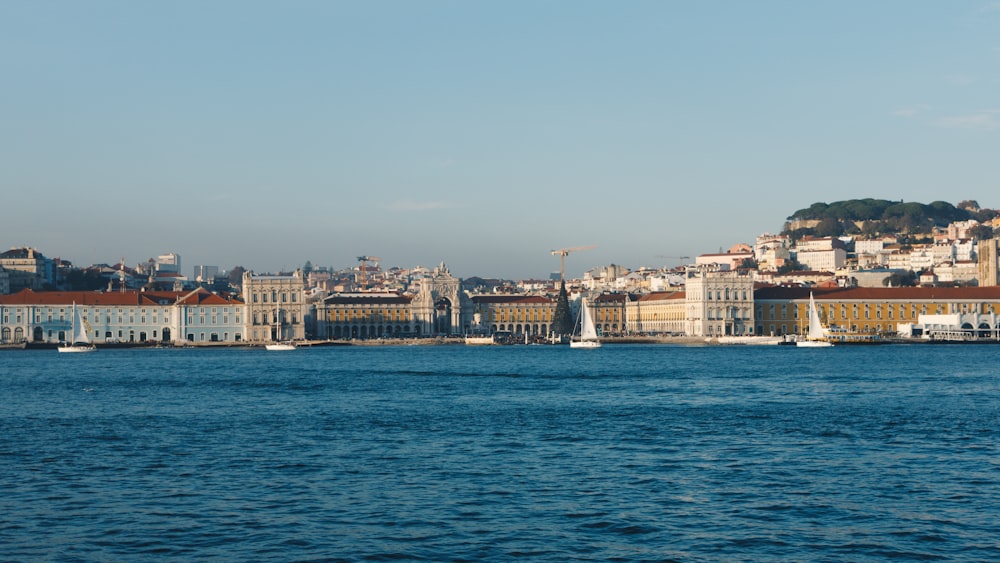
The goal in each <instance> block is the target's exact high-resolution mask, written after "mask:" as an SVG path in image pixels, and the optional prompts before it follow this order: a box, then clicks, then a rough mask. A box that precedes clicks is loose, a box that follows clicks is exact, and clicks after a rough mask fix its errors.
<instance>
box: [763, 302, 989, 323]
mask: <svg viewBox="0 0 1000 563" xmlns="http://www.w3.org/2000/svg"><path fill="white" fill-rule="evenodd" d="M788 306H789V305H788V304H782V305H781V309H780V311H781V316H780V317H778V316H775V310H776V309H775V304H774V303H771V304H769V305H768V308H767V312H768V317H764V314H763V313H764V309H763V305H760V304H758V305H757V309H756V312H757V317H758V318H771V319H775V318H782V319H783V318H787V317H788ZM791 307H792V318H793V319H798V318H799V314H800V310H801V311H802V313H801V314H802V315H805V307H806V305H797V304H792V305H791ZM872 308H873V305H872V304H869V303H864V304H863V305H861V307H860V308H859V304H858V303H851V304H850V310H848V304H847V303H839V304H817V306H816V309H817V311H818V312H819V314H820V316H821V317H824V318H826V319H829V320H834V319H838V318H839V319H842V320H845V319H848V318H851V319H860V318H862V317H864V318H865V319H871V318H872ZM874 309H875V312H874V317H875V319H876V320H880V319H882V315H883V311H885V316H886V318H888V319H900V320H903V319H907V318H909V319H910V320H915V319H916V318H917V315H918V314H920V315H927V314H934V315H942V314H945V313H946V312H947V311H949V309H950V312H952V313H958V312H961V313H975V312H978V313H982V314H989V313H992V312H993V305H990V304H984V305H982V306H981V307H979V306H976V305H969V304H966V303H961V304H959V303H952V304H950V306H949V304H937V305H930V306H928V305H927V304H921V305H919V306H917V305H915V304H912V303H910V304H903V303H899V304H891V303H889V304H881V305H879V304H876V305H874ZM977 309H981V310H977ZM838 313H839V315H838Z"/></svg>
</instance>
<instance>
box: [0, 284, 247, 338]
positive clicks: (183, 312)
mask: <svg viewBox="0 0 1000 563" xmlns="http://www.w3.org/2000/svg"><path fill="white" fill-rule="evenodd" d="M74 305H75V306H76V308H77V309H78V310H79V312H80V314H81V317H82V319H83V321H84V324H85V325H86V327H87V333H88V334H89V335H90V337H91V340H92V341H93V342H94V343H95V344H97V345H98V346H99V345H101V344H106V343H119V342H130V343H146V342H149V343H152V342H163V343H172V344H182V343H185V342H239V341H241V340H242V337H243V334H244V327H243V318H244V316H243V305H244V304H243V301H241V300H240V299H238V298H234V297H230V296H222V295H216V294H213V293H209V292H208V291H206V290H204V289H197V290H195V291H191V292H169V291H150V292H141V291H125V292H112V293H106V292H94V291H32V290H30V289H26V290H23V291H20V292H18V293H15V294H13V295H3V296H0V341H2V342H3V343H14V342H30V343H50V344H54V343H58V342H62V341H64V340H65V338H66V336H67V335H68V334H70V331H71V327H72V311H73V307H74Z"/></svg>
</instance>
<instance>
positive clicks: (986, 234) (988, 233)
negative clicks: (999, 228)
mask: <svg viewBox="0 0 1000 563" xmlns="http://www.w3.org/2000/svg"><path fill="white" fill-rule="evenodd" d="M969 236H970V237H972V238H974V239H976V240H986V239H991V238H993V227H990V226H989V225H976V226H975V227H972V228H971V229H969Z"/></svg>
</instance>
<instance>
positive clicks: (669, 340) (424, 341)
mask: <svg viewBox="0 0 1000 563" xmlns="http://www.w3.org/2000/svg"><path fill="white" fill-rule="evenodd" d="M601 343H602V344H606V345H609V346H613V345H617V344H658V345H667V346H670V345H674V346H705V347H725V348H732V347H756V346H759V344H753V343H749V344H743V343H734V344H722V343H719V342H717V341H715V340H712V339H707V338H706V337H699V336H614V337H607V338H602V339H601ZM889 344H932V345H941V344H1000V341H997V340H985V339H983V340H929V339H923V338H900V337H897V338H888V339H885V340H878V341H863V342H862V341H848V342H836V341H835V342H834V345H835V346H838V347H839V346H884V345H889ZM265 345H266V343H264V342H185V343H179V344H174V343H167V344H164V343H159V342H157V343H151V342H143V343H138V342H137V343H127V342H126V343H113V344H95V346H96V347H97V349H98V350H116V349H150V350H163V349H174V350H182V349H218V348H247V349H254V348H259V349H263V348H264V346H265ZM295 345H296V346H297V347H299V348H314V347H320V348H324V347H331V346H463V347H464V346H466V344H465V339H464V337H461V336H450V337H448V336H436V337H425V338H391V339H372V340H303V341H299V342H296V343H295ZM531 345H532V346H560V344H531ZM782 345H788V344H787V343H782V344H777V345H776V346H782ZM489 346H524V344H521V343H516V344H499V343H498V344H491V345H488V346H487V347H489ZM772 346H775V345H774V344H772ZM58 347H59V344H56V343H49V342H45V343H31V342H25V343H18V344H0V351H4V350H55V349H56V348H58ZM477 347H480V346H477Z"/></svg>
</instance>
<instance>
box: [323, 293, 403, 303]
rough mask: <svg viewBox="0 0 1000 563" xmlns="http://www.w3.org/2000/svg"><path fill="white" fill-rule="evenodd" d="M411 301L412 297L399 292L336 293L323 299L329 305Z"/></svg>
mask: <svg viewBox="0 0 1000 563" xmlns="http://www.w3.org/2000/svg"><path fill="white" fill-rule="evenodd" d="M411 301H413V298H412V297H409V296H407V295H399V294H398V293H369V294H357V293H352V294H348V295H336V294H335V295H331V296H329V297H327V298H326V299H324V300H323V302H324V303H326V304H328V305H398V304H402V305H406V304H408V303H410V302H411Z"/></svg>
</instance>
